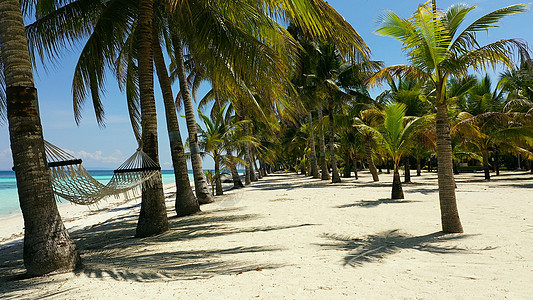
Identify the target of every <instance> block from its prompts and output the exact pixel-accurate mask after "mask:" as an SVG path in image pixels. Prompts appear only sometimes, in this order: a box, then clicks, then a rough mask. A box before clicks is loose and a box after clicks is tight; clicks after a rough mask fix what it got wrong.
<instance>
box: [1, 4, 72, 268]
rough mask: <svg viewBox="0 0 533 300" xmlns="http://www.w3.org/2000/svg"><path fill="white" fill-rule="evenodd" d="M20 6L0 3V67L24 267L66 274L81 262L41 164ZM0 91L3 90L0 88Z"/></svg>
mask: <svg viewBox="0 0 533 300" xmlns="http://www.w3.org/2000/svg"><path fill="white" fill-rule="evenodd" d="M20 7H21V6H20V2H19V1H16V0H7V1H2V2H0V19H1V20H2V25H1V26H0V47H1V48H0V54H1V55H0V62H1V63H0V64H1V65H2V66H3V68H2V70H1V71H2V72H3V76H0V77H2V79H3V80H0V81H2V82H3V83H5V91H6V93H5V96H6V98H5V99H0V102H1V103H2V106H3V107H6V108H7V120H8V122H9V136H10V141H11V150H12V155H13V162H14V168H13V169H14V171H15V174H16V178H17V188H18V195H19V201H20V208H21V210H22V215H23V218H24V266H25V267H26V270H27V274H28V275H31V276H38V275H43V274H46V273H50V272H58V271H70V270H73V269H74V268H76V267H77V266H79V265H80V264H81V259H80V255H79V252H78V250H77V249H76V246H75V244H74V243H73V242H72V239H71V238H70V236H69V234H68V232H67V230H66V229H65V226H64V225H63V222H62V220H61V217H60V215H59V211H58V209H57V205H56V202H55V198H54V193H53V190H52V181H51V178H50V170H49V168H48V165H47V162H46V156H45V151H44V142H43V133H42V127H41V120H40V117H39V111H38V102H37V89H35V87H34V82H33V72H32V65H31V59H30V51H29V49H28V40H27V38H26V33H25V30H24V22H23V18H22V12H21V8H20ZM2 88H3V87H2Z"/></svg>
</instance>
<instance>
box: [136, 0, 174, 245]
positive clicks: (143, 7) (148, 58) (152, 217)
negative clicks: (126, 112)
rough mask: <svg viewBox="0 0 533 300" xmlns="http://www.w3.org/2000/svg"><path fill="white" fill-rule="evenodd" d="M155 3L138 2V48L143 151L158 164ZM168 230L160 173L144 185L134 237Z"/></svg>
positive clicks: (144, 0) (148, 1)
mask: <svg viewBox="0 0 533 300" xmlns="http://www.w3.org/2000/svg"><path fill="white" fill-rule="evenodd" d="M153 5H154V3H153V0H140V1H139V16H138V23H137V34H138V35H137V37H138V40H137V47H138V52H139V55H138V61H139V92H140V102H141V116H142V118H141V120H142V121H141V122H142V123H141V125H142V149H143V152H144V153H146V154H147V155H148V156H149V157H150V158H151V159H152V160H153V161H155V162H156V163H158V164H159V156H158V144H157V115H156V109H155V97H154V69H153V55H152V26H153V24H152V22H153ZM167 230H168V219H167V209H166V206H165V195H164V194H163V182H162V180H161V174H159V175H158V178H156V180H155V181H154V183H153V184H151V185H148V184H144V185H143V189H142V200H141V212H140V214H139V220H138V222H137V231H136V234H135V236H137V237H147V236H152V235H156V234H160V233H163V232H165V231H167Z"/></svg>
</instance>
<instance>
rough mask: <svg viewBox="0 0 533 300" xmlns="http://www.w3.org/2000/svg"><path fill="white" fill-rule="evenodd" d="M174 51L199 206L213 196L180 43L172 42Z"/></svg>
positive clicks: (211, 199) (210, 200)
mask: <svg viewBox="0 0 533 300" xmlns="http://www.w3.org/2000/svg"><path fill="white" fill-rule="evenodd" d="M173 43H174V51H175V52H176V60H177V61H176V70H177V73H178V79H179V82H180V91H181V95H182V99H183V107H184V108H185V118H186V120H187V130H188V132H189V145H190V149H191V162H192V171H193V176H194V191H195V193H196V198H198V202H199V203H200V204H206V203H211V202H213V201H214V200H213V196H212V195H211V194H210V193H209V190H208V188H207V181H206V180H205V175H204V171H203V167H202V158H201V157H200V148H199V147H198V129H197V128H196V117H195V116H194V108H193V104H192V97H191V93H190V91H189V85H188V84H187V74H186V73H185V62H184V58H183V47H182V45H181V41H179V40H174V42H173Z"/></svg>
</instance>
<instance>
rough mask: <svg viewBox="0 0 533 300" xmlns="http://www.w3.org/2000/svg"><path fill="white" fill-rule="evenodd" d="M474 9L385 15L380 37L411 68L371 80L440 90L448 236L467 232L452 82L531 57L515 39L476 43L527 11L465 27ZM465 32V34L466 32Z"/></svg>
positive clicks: (515, 9) (425, 8)
mask: <svg viewBox="0 0 533 300" xmlns="http://www.w3.org/2000/svg"><path fill="white" fill-rule="evenodd" d="M474 8H475V6H468V5H466V4H457V5H452V6H451V7H450V8H448V9H447V10H446V11H440V10H437V7H436V4H435V1H433V4H430V3H429V2H426V3H425V4H423V5H420V6H419V7H418V9H417V10H416V11H415V12H414V13H413V15H412V16H411V17H410V18H409V19H404V18H402V17H400V16H398V15H396V14H395V13H394V12H388V13H386V14H384V15H383V16H382V17H381V20H380V27H379V28H378V30H377V33H378V34H381V35H385V36H390V37H394V38H397V39H399V40H400V41H401V42H402V43H403V47H404V50H406V51H407V56H408V59H409V61H410V63H411V64H410V65H395V66H389V67H386V68H384V69H382V70H381V71H380V72H378V73H376V75H375V76H373V77H372V78H371V79H370V83H372V84H375V83H377V82H380V81H382V80H386V79H388V78H390V77H391V76H392V75H402V76H406V77H411V78H416V79H418V80H421V81H426V80H427V81H429V82H431V84H432V85H433V86H434V88H435V106H436V108H437V116H436V130H437V159H438V166H439V169H438V182H439V200H440V209H441V221H442V230H443V232H463V228H462V225H461V221H460V219H459V213H458V211H457V202H456V197H455V180H454V176H453V164H452V147H451V143H450V126H449V121H448V114H447V112H448V98H447V97H446V84H447V80H448V78H449V77H450V76H453V75H459V76H464V75H466V73H467V71H468V69H470V68H473V69H477V68H480V67H483V66H486V65H494V64H496V63H503V64H505V65H508V66H511V65H512V61H511V54H512V50H513V49H518V50H519V51H520V52H521V53H523V55H527V48H526V46H525V45H524V44H523V43H522V42H520V41H518V40H515V39H506V40H500V41H497V42H493V43H490V44H488V45H485V46H481V45H479V43H478V41H477V40H476V33H478V32H480V31H485V30H488V29H489V28H490V27H494V26H496V25H497V23H498V22H499V21H500V20H501V19H503V18H505V17H507V16H510V15H513V14H516V13H520V12H524V11H526V10H527V6H526V5H524V4H517V5H512V6H508V7H505V8H502V9H498V10H495V11H493V12H490V13H488V14H486V15H484V16H482V17H481V18H479V19H477V20H475V21H474V22H472V23H471V24H470V25H466V27H465V26H464V25H463V22H464V20H465V17H466V15H467V14H468V13H469V12H470V11H472V10H473V9H474ZM460 27H461V28H465V29H463V30H462V31H460V30H459V28H460Z"/></svg>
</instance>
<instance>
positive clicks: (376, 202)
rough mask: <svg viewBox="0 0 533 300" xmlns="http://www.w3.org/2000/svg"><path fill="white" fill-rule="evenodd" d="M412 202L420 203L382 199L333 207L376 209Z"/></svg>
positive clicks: (410, 201)
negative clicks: (382, 206)
mask: <svg viewBox="0 0 533 300" xmlns="http://www.w3.org/2000/svg"><path fill="white" fill-rule="evenodd" d="M413 202H420V201H413V200H404V199H390V198H383V199H378V200H361V201H360V202H356V203H349V204H343V205H339V206H335V207H336V208H349V207H376V206H379V205H381V204H403V203H413Z"/></svg>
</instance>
